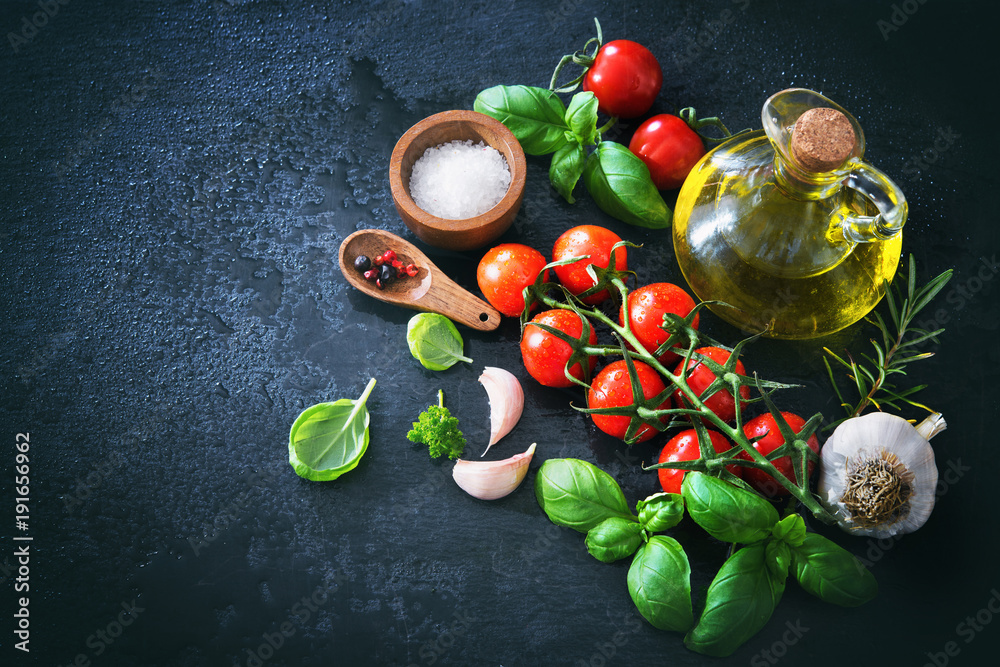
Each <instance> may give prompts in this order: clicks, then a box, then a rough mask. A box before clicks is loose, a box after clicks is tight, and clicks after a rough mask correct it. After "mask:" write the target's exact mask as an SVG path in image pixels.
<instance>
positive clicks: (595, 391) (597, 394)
mask: <svg viewBox="0 0 1000 667" xmlns="http://www.w3.org/2000/svg"><path fill="white" fill-rule="evenodd" d="M635 374H636V377H638V378H639V386H640V387H641V388H642V395H643V397H644V398H646V399H650V398H653V397H654V396H656V395H657V394H659V393H660V392H662V391H663V390H664V389H666V385H665V384H664V383H663V378H661V377H660V374H659V373H657V372H656V371H655V370H653V367H652V366H649V365H648V364H644V363H642V362H641V361H636V362H635ZM627 405H632V383H631V382H630V381H629V377H628V368H627V367H626V366H625V361H624V360H622V359H619V360H618V361H613V362H611V363H610V364H608V365H607V366H605V367H604V368H602V369H601V371H600V372H599V373H598V374H597V377H595V378H594V381H593V382H592V383H591V385H590V391H588V392H587V406H588V407H591V408H612V407H623V406H627ZM668 408H670V397H669V396H668V397H667V399H666V400H665V401H663V403H661V404H660V406H659V409H661V410H666V409H668ZM590 416H591V418H592V419H593V420H594V425H595V426H597V428H599V429H601V430H602V431H604V432H605V433H607V434H608V435H611V436H614V437H616V438H619V439H622V440H624V439H625V433H626V432H627V431H628V426H629V422H630V421H631V419H630V418H629V417H626V416H624V415H594V414H592V415H590ZM662 421H666V417H664V418H663V420H662ZM657 432H658V431H657V430H656V429H655V428H653V427H652V426H650V425H649V424H643V425H642V426H640V427H639V429H638V430H637V431H636V437H635V439H634V440H633V442H643V441H644V440H649V439H650V438H652V437H653V436H654V435H656V434H657Z"/></svg>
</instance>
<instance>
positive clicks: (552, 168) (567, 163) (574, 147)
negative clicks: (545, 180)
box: [549, 142, 587, 204]
mask: <svg viewBox="0 0 1000 667" xmlns="http://www.w3.org/2000/svg"><path fill="white" fill-rule="evenodd" d="M586 164H587V151H585V150H584V149H583V146H581V145H580V144H578V143H576V142H572V143H568V144H566V145H565V146H563V147H562V148H560V149H559V150H557V151H556V154H555V155H553V156H552V164H550V165H549V182H551V183H552V187H554V188H555V189H556V191H557V192H558V193H559V194H561V195H562V196H563V199H565V200H566V201H567V202H569V203H570V204H572V203H574V202H575V201H576V198H575V197H573V188H575V187H576V183H577V181H579V180H580V175H581V174H583V168H584V166H586Z"/></svg>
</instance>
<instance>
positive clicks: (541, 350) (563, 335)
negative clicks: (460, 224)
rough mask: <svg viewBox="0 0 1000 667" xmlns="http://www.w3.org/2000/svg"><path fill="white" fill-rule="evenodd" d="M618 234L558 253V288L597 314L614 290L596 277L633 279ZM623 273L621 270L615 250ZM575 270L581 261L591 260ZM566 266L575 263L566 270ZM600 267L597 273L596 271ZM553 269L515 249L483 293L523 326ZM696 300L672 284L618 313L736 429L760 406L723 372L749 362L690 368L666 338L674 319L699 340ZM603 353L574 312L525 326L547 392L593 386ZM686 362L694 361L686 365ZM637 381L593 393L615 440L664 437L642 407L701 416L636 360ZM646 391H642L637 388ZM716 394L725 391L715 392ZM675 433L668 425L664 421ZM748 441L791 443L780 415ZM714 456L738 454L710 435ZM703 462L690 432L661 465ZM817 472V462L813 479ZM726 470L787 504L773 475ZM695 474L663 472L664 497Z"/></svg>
mask: <svg viewBox="0 0 1000 667" xmlns="http://www.w3.org/2000/svg"><path fill="white" fill-rule="evenodd" d="M619 243H621V238H620V237H619V236H618V235H617V234H615V233H614V232H612V231H610V230H608V229H605V228H603V227H599V226H596V225H582V226H579V227H574V228H572V229H569V230H567V231H566V232H564V233H563V234H562V235H561V236H560V237H559V238H558V239H557V240H556V242H555V244H554V245H553V248H552V263H553V264H555V266H552V268H551V270H552V272H553V273H554V274H555V279H556V280H557V281H558V282H559V284H561V285H562V287H563V288H565V289H566V291H568V292H569V293H571V294H573V295H574V296H576V297H577V299H578V300H579V302H580V303H583V304H587V305H591V306H595V305H599V304H601V303H602V302H603V301H605V300H607V299H609V298H610V297H611V294H610V293H609V291H608V290H607V289H600V290H598V291H596V292H595V291H593V290H594V288H595V287H597V283H596V282H595V276H596V275H598V272H603V271H605V270H609V271H615V272H620V273H623V272H627V271H628V260H627V253H626V246H624V245H619V246H618V247H617V248H615V246H616V244H619ZM613 249H614V254H613V256H614V264H613V265H612V250H613ZM584 257H586V259H579V260H578V261H569V260H572V259H574V258H584ZM561 262H565V263H561ZM591 265H592V266H593V268H592V269H591V268H590V267H591ZM546 266H548V263H547V262H546V258H545V256H544V255H543V254H542V253H541V252H539V251H538V250H535V249H534V248H530V247H528V246H526V245H521V244H517V243H505V244H502V245H499V246H496V247H495V248H492V249H490V250H489V251H488V252H487V253H486V254H485V255H484V256H483V258H482V261H481V262H480V264H479V268H478V271H477V279H478V281H479V288H480V290H482V293H483V295H484V296H485V297H486V299H487V301H489V302H490V303H491V304H492V305H493V306H494V307H495V308H497V310H499V311H500V312H502V313H504V314H505V315H508V316H511V317H514V316H519V315H521V314H522V313H523V311H524V309H525V290H526V288H528V287H529V286H531V285H532V284H534V283H535V281H536V279H537V278H538V276H539V274H541V273H542V272H543V270H544V271H545V273H544V276H543V278H542V280H543V282H548V280H549V273H548V269H546ZM694 310H695V302H694V299H693V298H692V297H691V295H690V294H688V293H687V292H686V291H685V290H683V289H681V288H680V287H678V286H676V285H673V284H671V283H662V282H660V283H650V284H647V285H643V286H641V287H638V288H636V289H634V290H631V291H629V292H628V293H627V296H626V299H625V302H624V303H622V304H621V305H620V306H619V307H618V323H619V324H620V325H621V326H622V327H626V328H627V329H628V330H629V331H630V332H631V333H632V334H633V336H634V339H635V342H636V343H638V345H640V346H641V347H642V348H644V349H645V350H646V351H647V352H649V354H650V355H653V356H655V357H656V359H657V360H658V361H659V362H660V363H661V364H662V365H663V366H664V367H666V368H671V366H674V365H675V366H674V367H673V368H671V370H672V371H673V374H674V375H677V376H681V377H684V379H685V380H686V383H687V386H688V388H690V389H691V391H692V392H693V393H694V395H695V396H697V398H698V400H699V401H700V403H701V404H702V405H704V406H705V407H706V408H707V409H708V410H710V411H711V412H712V413H714V414H715V415H716V416H717V417H718V418H719V419H721V420H722V421H724V422H730V423H731V422H732V421H733V420H734V419H735V418H736V414H737V410H738V409H739V410H740V411H742V410H743V408H744V407H745V406H746V404H747V401H748V400H749V399H750V390H749V387H747V386H746V385H745V384H740V386H739V388H738V390H737V391H736V392H735V393H734V392H733V390H732V388H730V387H728V386H727V385H722V384H720V383H717V382H716V380H717V379H718V375H717V373H720V369H725V370H726V371H727V372H728V371H732V372H733V373H735V374H737V375H740V376H746V374H747V371H746V368H745V367H744V365H743V362H742V361H741V360H739V359H736V360H733V363H730V358H731V355H732V351H730V350H728V349H725V348H721V347H714V346H704V347H699V348H697V349H695V350H694V353H693V354H691V355H690V358H687V356H686V350H679V349H677V348H670V347H667V345H666V344H667V341H668V340H669V338H670V335H669V333H668V332H667V331H666V330H665V329H664V328H663V326H662V325H663V323H664V321H665V319H670V318H671V317H676V318H683V319H689V320H690V326H691V327H692V328H693V329H695V330H697V328H698V323H699V315H698V313H695V314H694V316H693V317H692V316H691V313H692V311H694ZM596 345H597V333H596V331H595V327H594V326H593V324H592V323H591V322H590V321H589V320H588V319H587V317H585V316H584V315H583V314H581V313H579V312H577V311H574V310H570V309H565V308H553V309H550V310H545V311H543V312H540V313H537V314H535V315H534V317H533V318H532V319H531V320H530V321H529V322H527V323H526V324H525V326H524V329H523V332H522V337H521V358H522V360H523V362H524V366H525V369H527V371H528V374H529V375H531V377H532V378H534V379H535V380H537V381H538V382H539V383H540V384H542V385H545V386H547V387H570V386H572V385H573V384H574V381H575V382H576V383H581V384H582V383H585V382H587V378H588V377H589V376H590V375H591V374H593V372H594V370H595V368H596V366H597V356H596V355H592V354H590V353H589V352H587V351H585V350H584V349H583V348H584V346H589V347H594V346H596ZM681 354H685V359H681V358H680V356H679V355H681ZM632 366H633V369H634V370H633V373H630V372H629V369H628V365H627V363H626V361H625V360H624V359H619V360H616V361H612V362H611V363H609V364H607V365H605V366H604V367H603V368H601V369H600V370H599V371H598V372H597V374H596V376H594V378H593V380H592V381H591V382H590V383H589V389H588V391H587V407H588V408H590V409H592V410H597V412H592V413H591V419H592V420H593V422H594V425H595V426H596V427H597V428H598V429H600V430H601V431H603V432H604V433H607V434H608V435H611V436H613V437H615V438H619V439H622V440H626V439H627V440H628V441H629V442H630V443H637V442H643V441H646V440H649V439H650V438H652V437H653V436H655V435H656V434H657V433H658V432H659V430H660V429H658V428H656V426H655V425H654V424H651V423H640V422H638V421H637V420H636V419H635V418H634V416H633V415H634V410H635V409H634V404H635V403H636V400H637V399H638V400H640V401H641V402H642V403H643V404H644V405H645V406H646V407H647V408H650V409H657V410H666V409H670V408H672V407H674V408H691V407H693V406H692V405H691V402H692V399H690V398H689V397H688V396H687V395H686V394H685V393H684V392H683V391H682V390H681V389H679V388H676V389H673V390H672V391H671V390H670V389H668V385H667V383H666V382H665V381H664V378H663V376H661V375H660V373H658V372H657V371H656V369H655V368H653V367H652V366H650V365H649V364H647V363H643V362H642V361H641V360H637V359H636V360H633V363H632ZM633 377H634V378H635V379H636V380H637V381H638V387H635V388H634V389H633V386H632V378H633ZM713 384H715V387H713V386H712V385H713ZM781 416H782V418H783V419H784V420H785V422H786V423H787V424H788V426H789V427H790V428H791V429H792V431H793V432H795V433H798V432H800V431H801V430H802V427H803V426H804V424H805V420H804V419H802V418H801V417H799V416H798V415H794V414H792V413H787V412H783V413H781ZM661 421H662V423H666V417H663V418H662V419H661ZM743 432H744V434H745V435H746V437H747V439H748V440H749V441H750V443H751V444H752V446H753V447H754V448H755V449H756V450H757V451H758V452H760V454H761V455H763V456H764V457H765V458H766V457H768V456H769V455H770V454H771V453H772V452H774V450H776V449H777V448H778V447H781V446H782V445H783V444H784V442H785V440H784V437H783V436H782V434H781V431H780V429H779V428H778V425H777V423H776V422H775V419H774V417H773V416H772V415H771V414H763V415H761V416H759V417H756V418H754V419H752V420H750V421H749V422H747V423H746V424H745V425H744V427H743ZM707 433H708V437H709V441H710V443H711V446H712V447H713V448H714V450H715V451H716V452H717V453H719V454H725V453H726V452H729V451H730V450H731V449H732V448H733V444H732V443H730V442H729V440H728V439H727V438H726V437H724V436H723V435H722V434H720V433H717V432H715V431H710V430H709V431H707ZM808 445H809V447H810V448H811V449H812V450H813V451H815V452H818V451H819V443H818V441H817V439H816V436H810V438H809V440H808ZM729 456H730V457H731V458H733V459H734V460H747V461H749V460H751V457H750V455H749V454H748V453H747V452H745V451H742V450H740V451H739V452H734V453H733V454H730V455H729ZM700 457H701V446H700V444H699V441H698V434H697V430H695V429H687V430H684V431H681V432H680V433H677V434H676V435H674V436H673V437H672V438H671V439H670V440H668V441H667V443H666V445H664V447H663V449H662V450H661V452H660V455H659V460H658V462H659V463H668V462H678V461H690V460H694V459H697V458H700ZM772 463H773V464H774V466H775V468H776V469H777V471H778V472H779V473H780V474H783V475H785V477H787V478H788V479H790V480H794V479H795V475H794V473H793V471H792V461H791V458H790V457H788V456H782V457H780V458H777V459H776V460H774V461H772ZM814 466H815V464H814V463H813V462H812V461H810V462H809V464H808V473H809V474H810V475H811V474H812V472H813V468H814ZM725 467H726V470H728V471H729V472H730V473H732V474H733V475H735V476H737V477H742V478H743V479H744V480H745V481H746V482H747V483H748V484H749V485H751V486H752V487H753V488H755V489H757V490H758V491H760V492H761V493H763V494H765V495H768V496H772V497H773V496H780V495H787V494H788V491H787V490H786V489H785V488H784V487H783V486H782V485H781V484H779V483H778V481H777V480H775V479H774V478H772V477H771V475H769V474H768V473H767V472H765V471H762V470H760V469H758V468H755V467H751V466H744V465H739V464H738V463H733V464H730V465H727V466H725ZM684 474H685V471H684V470H680V469H675V468H660V469H658V476H659V479H660V484H661V486H662V487H663V490H664V491H666V492H669V493H680V486H681V481H682V480H683V478H684Z"/></svg>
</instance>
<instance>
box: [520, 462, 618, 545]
mask: <svg viewBox="0 0 1000 667" xmlns="http://www.w3.org/2000/svg"><path fill="white" fill-rule="evenodd" d="M535 498H536V499H537V500H538V504H539V505H541V506H542V510H544V511H545V514H547V515H548V517H549V520H550V521H552V523H555V524H558V525H560V526H566V527H568V528H572V529H573V530H576V531H579V532H581V533H586V532H587V531H589V530H590V529H591V528H593V527H594V526H596V525H597V524H599V523H601V522H602V521H604V520H605V519H609V518H611V517H621V518H623V519H630V520H635V516H633V515H632V513H631V512H630V511H629V509H628V503H627V502H625V494H623V493H622V490H621V487H620V486H618V482H616V481H615V480H614V479H612V477H611V475H609V474H608V473H606V472H604V471H603V470H601V469H600V468H598V467H597V466H595V465H593V464H591V463H587V462H586V461H581V460H580V459H549V460H548V461H546V462H545V463H543V464H542V467H541V468H539V469H538V475H537V476H536V477H535Z"/></svg>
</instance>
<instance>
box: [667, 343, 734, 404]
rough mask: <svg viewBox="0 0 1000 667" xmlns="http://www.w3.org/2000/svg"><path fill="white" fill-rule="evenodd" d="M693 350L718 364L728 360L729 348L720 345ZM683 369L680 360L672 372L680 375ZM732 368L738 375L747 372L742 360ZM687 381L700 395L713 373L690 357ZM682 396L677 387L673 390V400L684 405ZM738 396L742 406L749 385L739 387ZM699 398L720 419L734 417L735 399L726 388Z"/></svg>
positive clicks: (710, 381) (711, 378)
mask: <svg viewBox="0 0 1000 667" xmlns="http://www.w3.org/2000/svg"><path fill="white" fill-rule="evenodd" d="M695 352H697V353H698V354H700V355H702V356H704V357H708V358H709V359H711V360H712V361H714V362H716V363H718V364H725V363H726V362H727V361H729V355H730V352H729V350H723V349H722V348H720V347H700V348H698V349H697V350H695ZM683 370H684V362H683V361H682V362H681V363H680V364H679V365H678V366H677V370H675V371H674V374H675V375H680V374H681V373H682V372H683ZM734 370H735V371H736V373H737V374H739V375H746V374H747V372H746V368H745V367H744V366H743V362H742V361H737V362H736V368H735V369H734ZM687 382H688V386H689V387H691V390H692V391H694V392H695V393H696V394H698V395H699V396H701V395H702V393H703V392H704V391H705V390H706V389H708V386H709V385H710V384H712V383H713V382H715V373H713V372H712V371H711V370H710V369H709V368H708V366H706V365H705V364H703V363H701V361H699V360H698V359H695V358H694V357H692V358H691V361H690V362H689V364H688V370H687ZM682 396H683V395H682V394H681V391H680V390H679V389H678V390H677V391H676V392H675V398H674V400H675V401H676V402H677V404H678V405H681V404H682V403H683V404H684V405H688V402H687V400H686V399H684V398H683V397H682ZM740 398H742V399H743V400H741V401H740V407H743V405H744V404H745V402H746V400H747V399H748V398H750V388H749V387H745V386H744V387H740ZM701 400H702V402H703V403H705V405H706V406H707V407H708V409H709V410H711V411H712V412H714V413H715V414H716V415H717V416H718V417H719V419H721V420H722V421H726V422H730V421H732V420H734V419H736V399H735V398H734V397H733V395H732V393H731V392H729V391H728V390H726V389H719V390H718V391H716V392H715V393H714V394H712V395H711V396H709V397H708V398H702V399H701Z"/></svg>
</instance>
